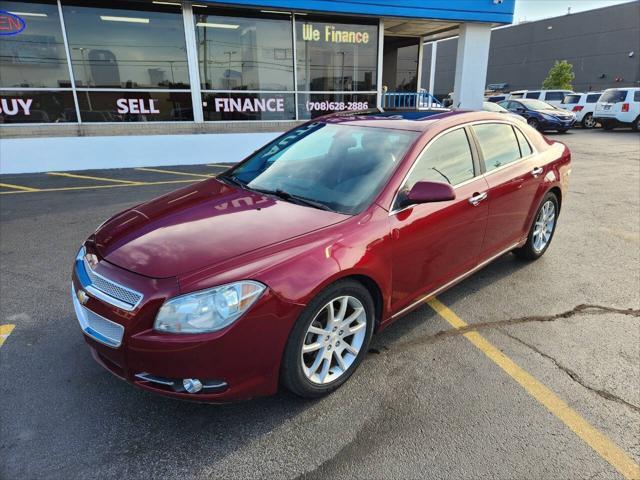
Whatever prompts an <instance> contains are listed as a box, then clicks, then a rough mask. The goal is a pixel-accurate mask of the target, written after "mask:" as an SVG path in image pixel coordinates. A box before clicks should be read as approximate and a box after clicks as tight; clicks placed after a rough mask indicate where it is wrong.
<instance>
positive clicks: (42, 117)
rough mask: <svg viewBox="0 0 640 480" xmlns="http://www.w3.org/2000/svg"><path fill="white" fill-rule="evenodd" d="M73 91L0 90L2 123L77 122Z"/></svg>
mask: <svg viewBox="0 0 640 480" xmlns="http://www.w3.org/2000/svg"><path fill="white" fill-rule="evenodd" d="M75 121H77V119H76V108H75V104H74V102H73V93H71V92H60V91H46V90H42V91H34V90H27V91H4V92H0V123H64V122H75Z"/></svg>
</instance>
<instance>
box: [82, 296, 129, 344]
mask: <svg viewBox="0 0 640 480" xmlns="http://www.w3.org/2000/svg"><path fill="white" fill-rule="evenodd" d="M71 297H72V299H73V308H74V310H75V311H76V317H77V318H78V322H79V323H80V327H81V328H82V331H83V332H84V333H85V334H86V335H88V336H89V337H91V338H93V339H94V340H96V341H97V342H100V343H102V344H104V345H107V346H109V347H112V348H117V347H119V346H120V344H121V343H122V336H123V335H124V327H123V326H122V325H120V324H119V323H116V322H112V321H111V320H107V319H106V318H104V317H101V316H100V315H98V314H97V313H94V312H92V311H91V310H89V309H88V308H85V307H83V306H82V305H81V304H80V302H79V301H78V297H77V295H76V289H75V288H74V287H73V285H71Z"/></svg>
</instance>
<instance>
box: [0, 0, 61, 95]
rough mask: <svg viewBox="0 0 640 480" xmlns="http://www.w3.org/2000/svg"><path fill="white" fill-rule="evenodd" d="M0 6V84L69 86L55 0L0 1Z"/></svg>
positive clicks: (12, 86)
mask: <svg viewBox="0 0 640 480" xmlns="http://www.w3.org/2000/svg"><path fill="white" fill-rule="evenodd" d="M0 10H1V11H2V12H0V27H1V29H2V33H3V34H2V36H0V86H1V87H5V88H16V87H17V88H20V87H23V88H24V87H28V88H68V87H70V86H71V81H70V80H69V68H68V66H67V59H66V55H65V50H64V42H63V38H62V28H61V26H60V17H59V15H58V7H57V5H56V3H55V2H54V1H50V2H0Z"/></svg>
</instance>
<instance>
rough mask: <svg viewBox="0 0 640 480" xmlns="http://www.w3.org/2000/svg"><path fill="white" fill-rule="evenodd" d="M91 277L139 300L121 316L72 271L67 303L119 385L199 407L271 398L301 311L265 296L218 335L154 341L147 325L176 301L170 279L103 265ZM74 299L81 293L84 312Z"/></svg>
mask: <svg viewBox="0 0 640 480" xmlns="http://www.w3.org/2000/svg"><path fill="white" fill-rule="evenodd" d="M95 272H96V273H98V274H100V275H102V276H103V277H105V278H107V279H110V280H113V281H114V282H117V283H118V284H120V285H127V287H130V288H131V289H132V290H135V291H137V292H140V293H141V294H142V296H143V299H142V300H141V302H140V303H139V305H138V306H136V308H135V309H133V310H126V309H123V308H119V307H117V306H115V305H112V304H110V303H108V302H107V301H105V300H104V299H102V298H97V297H96V296H94V295H92V292H91V291H90V290H88V289H86V284H83V280H84V279H82V280H81V278H82V271H81V270H80V271H78V264H76V268H74V272H73V276H72V294H73V303H74V309H75V310H76V314H77V316H78V320H79V322H80V325H81V328H82V330H83V332H84V334H85V341H86V342H87V344H88V345H89V347H90V348H91V353H92V355H93V357H94V359H95V360H96V361H97V362H98V363H99V364H101V365H102V366H103V367H105V368H106V369H107V370H109V371H110V372H111V373H113V374H114V375H116V376H117V377H119V378H121V379H123V380H125V381H127V382H129V383H132V384H133V385H135V386H137V387H140V388H142V389H145V390H149V391H152V392H154V393H158V394H161V395H164V396H169V397H175V398H182V399H188V400H192V401H199V402H213V403H215V402H228V401H235V400H242V399H247V398H251V397H256V396H262V395H270V394H273V393H275V392H276V391H277V388H278V379H279V371H280V361H281V358H282V353H283V351H284V347H285V345H286V341H287V338H288V336H289V332H290V330H291V328H292V326H293V324H294V323H295V320H296V319H297V318H298V316H299V314H300V313H301V309H302V306H300V305H297V304H291V303H288V302H286V301H284V300H282V299H281V298H280V297H279V296H278V295H276V294H275V293H274V292H272V291H271V290H269V289H267V290H266V291H265V292H264V293H263V294H262V296H261V297H260V299H259V300H258V301H257V302H256V303H255V304H254V305H253V306H252V307H251V309H250V310H249V311H248V312H247V313H246V314H245V315H244V316H242V317H241V318H240V319H238V320H237V321H236V322H235V323H233V324H232V325H230V326H229V327H227V328H225V329H223V330H220V331H218V332H212V333H204V334H168V333H159V332H156V331H155V330H153V322H154V320H155V316H156V314H157V312H158V310H159V308H160V307H161V306H162V304H163V303H164V301H165V300H166V299H167V298H170V297H172V296H175V295H176V294H178V288H177V282H176V281H175V279H162V280H158V279H149V278H146V277H142V276H140V275H137V274H134V273H131V272H129V271H126V270H123V269H120V268H118V267H115V266H113V265H110V264H108V263H106V262H104V261H101V262H100V263H99V264H98V265H97V266H96V267H95ZM79 291H82V292H85V293H84V295H86V298H83V299H84V300H85V303H84V304H82V303H81V302H80V300H79V298H78V292H79ZM82 296H83V295H81V297H82ZM87 318H89V319H90V320H89V321H88V320H87ZM96 319H98V320H96ZM100 319H101V320H100ZM91 320H94V321H96V322H105V323H104V325H108V326H112V327H113V329H112V330H110V332H112V333H111V334H106V335H105V332H104V331H103V330H102V329H101V327H102V326H104V325H102V324H100V323H91ZM117 331H121V336H120V338H118V337H117V335H116V333H117ZM113 332H116V333H113ZM96 333H97V334H96ZM104 337H107V339H106V341H105V338H104ZM183 379H198V380H199V381H201V382H202V384H203V387H204V388H202V390H200V391H199V392H197V393H188V392H187V391H186V390H185V388H184V387H183V386H182V385H183V384H182V382H183Z"/></svg>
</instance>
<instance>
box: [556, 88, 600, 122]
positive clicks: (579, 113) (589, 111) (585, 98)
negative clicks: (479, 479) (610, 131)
mask: <svg viewBox="0 0 640 480" xmlns="http://www.w3.org/2000/svg"><path fill="white" fill-rule="evenodd" d="M601 94H602V92H589V93H569V94H567V95H565V97H564V100H563V101H562V103H561V104H560V108H563V109H565V110H568V111H570V112H573V113H574V114H575V116H576V122H580V124H581V125H582V127H583V128H594V127H596V126H597V125H598V122H596V120H595V119H594V118H593V112H594V111H595V109H596V103H597V101H598V99H599V98H600V95H601Z"/></svg>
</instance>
